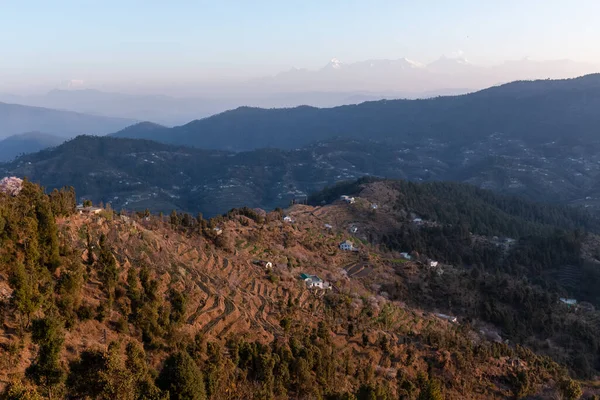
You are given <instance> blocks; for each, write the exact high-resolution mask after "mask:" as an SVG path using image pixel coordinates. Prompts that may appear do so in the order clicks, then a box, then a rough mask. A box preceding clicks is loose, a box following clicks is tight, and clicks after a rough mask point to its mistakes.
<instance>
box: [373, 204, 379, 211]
mask: <svg viewBox="0 0 600 400" xmlns="http://www.w3.org/2000/svg"><path fill="white" fill-rule="evenodd" d="M378 208H379V206H378V205H377V204H375V203H371V210H377V209H378Z"/></svg>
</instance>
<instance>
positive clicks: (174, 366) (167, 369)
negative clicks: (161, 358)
mask: <svg viewBox="0 0 600 400" xmlns="http://www.w3.org/2000/svg"><path fill="white" fill-rule="evenodd" d="M156 384H157V386H158V387H159V388H160V389H162V390H164V391H168V392H169V395H170V399H171V400H205V399H206V398H207V397H206V391H205V388H204V378H203V376H202V372H200V369H199V368H198V366H197V365H196V363H195V362H194V360H192V358H191V357H190V356H189V354H187V353H185V352H178V353H175V354H172V355H171V356H169V357H168V358H167V359H166V361H165V364H164V365H163V368H162V370H161V371H160V374H159V375H158V378H157V380H156Z"/></svg>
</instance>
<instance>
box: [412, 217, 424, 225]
mask: <svg viewBox="0 0 600 400" xmlns="http://www.w3.org/2000/svg"><path fill="white" fill-rule="evenodd" d="M412 222H413V223H414V224H416V225H421V224H422V223H423V220H422V219H421V218H414V219H413V220H412Z"/></svg>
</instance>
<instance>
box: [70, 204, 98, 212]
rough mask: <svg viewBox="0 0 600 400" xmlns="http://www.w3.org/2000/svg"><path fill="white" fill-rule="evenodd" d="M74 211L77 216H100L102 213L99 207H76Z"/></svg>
mask: <svg viewBox="0 0 600 400" xmlns="http://www.w3.org/2000/svg"><path fill="white" fill-rule="evenodd" d="M76 210H77V212H78V213H79V214H100V212H101V211H102V209H101V208H100V207H84V206H82V205H79V206H77V208H76Z"/></svg>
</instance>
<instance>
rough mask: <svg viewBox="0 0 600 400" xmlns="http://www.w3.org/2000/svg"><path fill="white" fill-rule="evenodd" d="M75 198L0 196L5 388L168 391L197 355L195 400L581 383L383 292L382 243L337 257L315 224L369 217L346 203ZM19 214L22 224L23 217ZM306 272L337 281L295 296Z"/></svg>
mask: <svg viewBox="0 0 600 400" xmlns="http://www.w3.org/2000/svg"><path fill="white" fill-rule="evenodd" d="M367 189H368V188H367ZM74 205H75V203H74V194H73V193H72V192H71V191H69V190H66V191H62V192H54V193H53V194H51V195H50V196H49V197H47V196H45V195H44V194H43V193H42V192H41V190H40V189H39V188H36V187H35V186H34V185H32V184H30V183H28V182H24V184H23V190H22V191H21V193H20V194H19V195H17V196H13V197H9V196H5V195H0V217H1V219H0V221H2V225H1V226H2V231H1V232H0V243H1V244H2V246H0V249H1V250H0V259H2V260H3V263H2V264H0V276H1V277H2V280H0V293H2V296H3V302H2V304H1V306H2V308H3V313H2V315H3V316H4V320H3V324H2V327H1V328H0V343H2V347H1V348H0V354H1V355H2V357H0V361H1V362H2V368H0V371H1V372H0V378H1V379H2V384H3V385H4V384H6V383H8V388H9V389H10V391H11V393H13V395H14V394H15V393H20V394H21V395H24V394H25V393H24V392H26V391H29V395H30V396H32V395H33V394H32V392H38V393H41V394H43V395H46V396H50V395H52V394H54V395H55V396H54V397H56V395H59V396H65V397H85V396H89V397H94V396H96V397H97V396H103V397H106V396H109V395H111V394H112V396H114V398H130V397H134V396H135V397H138V396H141V397H150V396H149V393H153V396H151V397H152V398H162V396H164V395H165V394H167V392H169V394H170V395H171V397H175V396H177V395H178V394H179V392H178V390H179V389H178V385H169V382H167V384H166V385H165V384H164V382H162V380H161V376H164V375H165V374H167V373H169V372H171V373H172V374H174V376H181V375H179V374H178V373H177V371H169V370H168V368H170V367H169V364H170V363H169V362H165V360H172V357H175V359H181V358H182V357H183V358H184V359H186V358H192V359H193V360H194V362H193V363H192V364H194V365H196V367H195V368H198V369H200V371H201V373H199V372H196V371H194V370H191V371H189V370H188V371H187V372H183V374H184V376H187V377H189V374H192V375H193V377H192V380H193V379H194V377H198V380H199V381H200V382H202V385H201V386H202V389H201V391H202V392H204V391H206V398H209V399H221V398H245V399H259V398H264V397H265V396H267V397H274V398H289V397H298V398H310V397H317V398H318V397H325V398H333V399H344V398H352V397H353V396H356V398H359V399H367V398H380V399H383V400H391V399H397V398H399V397H409V398H410V397H416V396H418V395H419V394H421V397H424V396H425V395H426V394H427V393H430V394H431V393H435V394H436V395H437V396H438V398H448V399H459V398H460V399H496V398H497V399H501V398H513V397H514V396H526V395H532V396H534V395H537V396H541V397H543V398H546V397H550V396H557V395H559V394H563V395H564V393H565V392H566V390H565V389H564V388H565V387H574V388H578V387H579V383H577V382H575V381H572V380H571V379H570V378H568V376H567V375H566V371H565V369H564V368H563V367H561V366H560V365H558V364H557V363H555V362H553V361H552V360H550V359H549V358H547V357H545V356H541V355H536V354H534V353H533V352H532V351H531V350H530V349H528V348H525V347H522V346H510V345H507V344H506V343H501V342H494V341H493V340H490V339H489V338H488V336H489V335H488V334H486V333H484V332H482V331H480V329H479V325H477V324H475V323H473V324H471V323H469V321H468V320H466V319H465V320H463V319H462V318H461V319H460V322H450V321H448V320H447V318H445V317H443V316H439V315H438V314H436V313H435V312H432V311H434V310H429V309H422V308H420V307H416V306H413V305H409V304H407V303H405V302H399V301H392V300H390V299H388V297H389V294H385V292H384V290H383V289H384V286H382V283H386V284H392V286H394V284H395V285H397V286H399V287H400V286H401V285H404V284H408V283H409V282H407V281H405V278H403V277H402V276H401V275H399V274H397V273H396V272H395V270H394V265H395V263H394V260H395V259H394V258H393V256H394V254H393V253H390V252H387V251H385V250H383V249H378V248H377V247H376V246H372V245H370V244H368V243H363V244H360V247H361V251H360V252H358V253H355V252H343V251H340V250H339V249H338V248H337V245H338V243H339V241H340V240H341V238H343V237H346V236H347V234H345V233H344V227H343V226H341V225H337V224H336V226H335V227H334V228H333V229H332V230H328V229H326V228H324V227H323V225H322V224H323V220H327V219H328V218H330V216H334V215H338V216H342V215H358V214H359V213H360V214H361V215H362V218H365V219H369V218H372V214H371V213H370V212H369V211H368V207H367V208H366V209H365V210H366V211H367V212H363V211H361V208H358V207H359V206H360V204H358V203H357V204H356V205H353V206H355V207H347V206H346V205H342V204H335V205H330V206H325V207H321V208H313V207H307V206H294V207H293V208H291V209H289V210H287V212H288V213H289V215H291V216H292V217H293V219H294V220H295V222H294V223H291V224H290V223H287V222H284V221H282V213H280V212H272V213H268V214H260V213H257V212H255V211H253V210H251V209H247V208H246V209H239V210H234V211H232V212H231V213H229V214H228V215H227V216H225V217H220V218H217V219H213V220H210V221H206V220H204V219H202V218H197V219H195V218H192V217H190V216H189V215H183V214H179V215H178V214H172V215H171V217H170V218H168V219H165V218H163V217H156V216H149V215H144V213H140V214H127V213H121V214H117V213H115V212H114V211H112V210H108V209H107V210H103V211H102V212H101V213H100V214H98V215H86V214H82V215H79V214H73V213H72V212H73V209H74ZM23 214H25V215H26V216H27V218H28V220H29V221H31V223H29V224H19V218H21V216H22V215H23ZM54 214H55V215H56V216H58V218H57V219H56V222H55V219H54V216H55V215H54ZM332 222H333V221H332ZM214 227H219V228H220V233H219V232H217V231H216V230H215V229H214ZM24 236H27V237H29V238H30V239H29V242H28V246H20V245H19V240H20V238H21V237H24ZM34 246H36V248H37V249H39V251H38V252H31V251H30V250H29V249H31V248H32V247H34ZM261 260H269V261H272V263H273V267H272V269H268V268H265V263H264V261H261ZM361 260H362V262H364V260H366V261H367V262H368V263H369V264H370V265H371V268H372V271H374V272H373V273H372V274H367V275H366V276H352V277H349V276H348V274H347V273H346V272H345V271H346V269H344V267H345V266H348V265H354V264H356V263H357V262H361ZM5 261H6V263H4V262H5ZM15 261H16V262H15ZM406 269H411V270H413V271H415V272H416V271H418V269H419V266H418V265H417V264H416V263H408V264H407V265H406ZM302 272H305V273H312V274H317V275H319V276H321V277H322V278H324V279H326V280H327V281H329V282H331V283H333V285H334V288H333V289H332V290H331V291H329V290H327V291H322V290H319V289H309V288H307V286H306V283H305V282H302V280H300V279H298V278H299V275H300V273H302ZM448 274H453V273H452V272H451V271H450V269H449V272H448ZM9 275H10V277H11V278H10V279H6V278H8V276H9ZM418 275H420V273H416V274H413V276H412V279H416V278H417V276H418ZM433 283H435V280H434V279H428V278H426V277H424V280H423V281H422V284H424V285H429V284H433ZM531 289H535V288H531ZM40 295H42V296H40ZM545 310H548V311H550V312H551V313H552V315H553V316H555V317H556V319H557V320H559V319H561V318H564V319H570V320H573V319H575V317H576V316H574V315H573V314H569V312H568V311H567V310H565V309H564V308H561V307H560V306H557V305H554V306H551V307H549V308H547V309H546V308H545ZM4 311H6V312H4ZM30 317H31V319H32V322H31V324H28V323H27V320H28V319H29V318H30ZM39 327H45V328H46V329H43V330H40V329H39ZM561 329H562V328H561ZM50 339H51V340H50ZM63 342H64V345H63ZM38 344H39V346H38ZM125 344H126V345H125ZM123 347H125V350H124V349H123ZM49 354H50V355H51V357H49V356H48V355H49ZM182 354H183V355H182ZM40 366H43V367H44V368H43V369H42V368H40ZM159 370H162V371H161V373H160V374H159V375H158V376H159V378H158V379H156V380H155V379H154V377H155V376H156V371H159ZM165 370H166V371H165ZM185 374H187V375H185ZM8 377H10V378H11V382H7V381H6V379H7V378H8ZM50 378H51V379H50ZM184 381H187V380H184ZM584 389H585V390H586V391H587V394H589V395H591V394H593V393H594V390H595V389H594V387H593V386H590V387H586V385H585V383H584ZM198 390H200V389H199V388H198ZM198 393H199V392H198Z"/></svg>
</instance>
